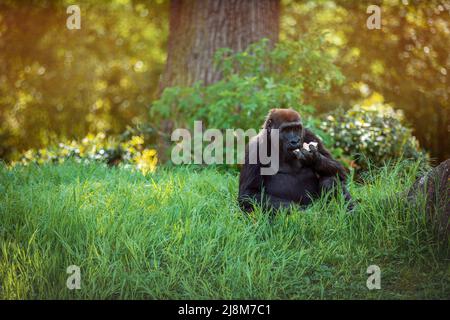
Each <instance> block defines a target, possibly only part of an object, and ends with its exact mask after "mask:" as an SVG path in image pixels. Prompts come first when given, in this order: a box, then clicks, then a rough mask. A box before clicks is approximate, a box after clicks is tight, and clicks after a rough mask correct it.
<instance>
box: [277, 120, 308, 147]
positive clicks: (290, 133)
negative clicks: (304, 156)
mask: <svg viewBox="0 0 450 320" xmlns="http://www.w3.org/2000/svg"><path fill="white" fill-rule="evenodd" d="M279 130H280V131H279V133H280V147H281V149H282V152H283V154H293V151H294V150H295V149H300V148H301V146H302V145H303V137H304V129H303V125H302V123H301V122H300V121H295V122H285V123H282V124H281V125H280V128H279Z"/></svg>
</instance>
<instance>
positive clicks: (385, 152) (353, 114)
mask: <svg viewBox="0 0 450 320" xmlns="http://www.w3.org/2000/svg"><path fill="white" fill-rule="evenodd" d="M320 127H321V129H322V130H324V131H325V132H327V134H329V135H330V136H331V138H332V140H333V147H334V148H336V149H341V150H342V152H343V153H344V154H347V155H350V156H352V157H353V158H354V159H355V161H356V166H357V167H360V168H362V169H365V168H367V165H368V164H367V160H370V162H371V163H372V164H374V165H376V166H381V165H382V164H383V163H384V162H386V161H388V160H391V159H398V158H406V159H416V160H417V159H423V158H425V157H426V154H425V153H423V152H422V151H421V150H420V149H419V144H418V141H417V140H416V138H415V137H414V136H413V135H412V133H411V129H409V128H408V127H407V126H405V125H404V117H403V113H402V112H401V111H399V110H394V109H393V108H392V107H391V106H389V105H386V104H383V103H375V104H372V105H355V106H354V107H352V108H351V109H349V110H348V111H343V110H337V111H336V112H334V113H332V114H330V115H328V116H327V117H326V118H325V120H324V121H323V122H322V123H321V125H320ZM335 152H336V151H335Z"/></svg>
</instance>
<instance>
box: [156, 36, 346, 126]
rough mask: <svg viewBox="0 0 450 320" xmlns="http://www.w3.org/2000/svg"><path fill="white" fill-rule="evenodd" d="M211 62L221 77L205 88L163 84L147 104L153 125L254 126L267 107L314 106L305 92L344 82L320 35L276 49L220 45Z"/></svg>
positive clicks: (305, 108) (262, 45) (303, 108)
mask: <svg viewBox="0 0 450 320" xmlns="http://www.w3.org/2000/svg"><path fill="white" fill-rule="evenodd" d="M215 62H216V67H217V68H219V70H220V71H221V72H222V75H223V77H222V80H220V81H218V82H216V83H213V84H210V85H207V86H205V85H203V84H202V83H200V82H197V83H195V84H194V85H192V86H190V87H169V88H166V89H165V90H164V92H163V93H162V95H161V98H160V99H159V100H157V101H156V102H154V103H153V105H152V108H151V116H152V118H153V119H154V120H155V122H156V123H158V120H160V119H169V118H170V119H172V121H173V124H174V127H178V128H179V127H191V126H192V124H193V122H194V120H202V121H203V122H204V124H205V125H206V126H208V127H212V128H218V129H225V128H242V129H249V128H255V129H256V128H259V127H260V125H261V123H262V121H263V118H264V116H265V115H266V113H267V112H268V110H270V109H271V108H275V107H277V108H283V107H291V108H293V109H296V110H299V111H303V112H305V111H312V110H314V109H313V108H312V107H311V106H308V105H306V104H305V102H304V96H305V95H310V94H319V93H321V92H325V91H328V90H329V89H330V86H331V85H332V84H333V83H338V82H340V81H341V80H343V76H342V75H341V73H340V72H339V70H338V68H337V67H336V66H335V65H334V64H333V63H332V60H331V57H330V56H329V55H328V54H327V53H326V52H325V41H324V38H323V36H320V35H312V34H311V35H308V36H305V37H303V38H302V39H300V40H299V41H295V42H294V41H284V42H280V43H278V44H276V45H275V46H274V47H271V46H270V45H269V43H268V41H267V39H263V40H261V41H259V42H257V43H255V44H252V45H250V46H249V47H248V48H247V49H246V50H245V51H243V52H238V53H233V52H232V51H231V50H230V49H220V50H218V51H217V52H216V54H215Z"/></svg>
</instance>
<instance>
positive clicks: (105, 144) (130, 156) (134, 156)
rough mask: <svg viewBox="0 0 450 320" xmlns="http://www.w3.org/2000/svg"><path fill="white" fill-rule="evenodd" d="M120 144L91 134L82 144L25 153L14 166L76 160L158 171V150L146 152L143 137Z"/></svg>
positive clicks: (71, 143) (60, 145)
mask: <svg viewBox="0 0 450 320" xmlns="http://www.w3.org/2000/svg"><path fill="white" fill-rule="evenodd" d="M119 140H120V139H115V138H112V137H106V135H105V134H104V133H99V134H97V135H93V134H88V135H87V136H86V137H85V138H83V139H82V140H81V141H76V140H72V141H67V142H61V143H59V144H58V145H57V146H50V147H47V148H43V149H38V150H35V149H30V150H28V151H26V152H25V153H23V155H22V156H21V157H20V159H19V161H17V162H13V163H12V164H13V165H14V164H16V163H21V164H25V165H27V164H29V163H37V164H43V163H62V162H64V161H66V160H68V159H73V160H74V161H76V162H84V163H90V162H104V163H107V164H109V165H118V164H123V165H126V166H133V167H135V168H137V169H138V170H140V171H141V172H142V173H144V174H146V173H148V172H153V171H154V170H155V168H156V164H157V162H158V157H157V154H156V150H154V149H147V148H145V146H144V138H143V137H142V136H132V137H131V138H130V139H129V140H126V141H119Z"/></svg>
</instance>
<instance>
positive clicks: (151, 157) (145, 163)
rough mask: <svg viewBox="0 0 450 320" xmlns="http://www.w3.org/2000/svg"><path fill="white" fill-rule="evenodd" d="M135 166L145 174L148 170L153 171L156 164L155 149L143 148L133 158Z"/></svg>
mask: <svg viewBox="0 0 450 320" xmlns="http://www.w3.org/2000/svg"><path fill="white" fill-rule="evenodd" d="M134 162H135V163H136V167H137V168H138V169H139V170H140V171H141V172H142V173H143V174H144V175H145V174H147V173H149V172H154V171H155V169H156V164H157V163H158V157H157V154H156V150H154V149H144V150H143V151H142V153H140V154H139V155H138V156H136V157H135V158H134Z"/></svg>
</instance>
